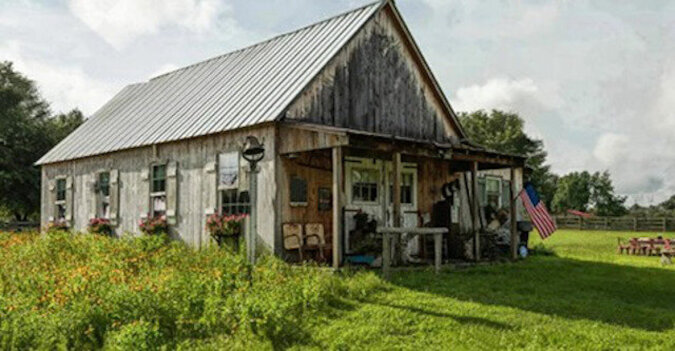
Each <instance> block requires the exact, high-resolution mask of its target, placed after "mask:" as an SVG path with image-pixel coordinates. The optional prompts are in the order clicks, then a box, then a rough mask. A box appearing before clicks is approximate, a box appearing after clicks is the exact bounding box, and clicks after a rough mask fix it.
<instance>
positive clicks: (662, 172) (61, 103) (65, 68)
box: [0, 0, 675, 204]
mask: <svg viewBox="0 0 675 351" xmlns="http://www.w3.org/2000/svg"><path fill="white" fill-rule="evenodd" d="M368 2H369V1H368V0H270V1H264V0H259V1H251V0H1V1H0V60H10V61H13V62H14V63H15V65H16V67H17V68H18V69H19V70H20V71H22V72H23V73H25V74H26V75H28V76H29V77H30V78H32V79H34V80H35V81H37V83H38V85H39V87H40V89H41V91H42V93H43V95H44V96H45V97H46V98H47V99H48V100H49V101H50V102H51V103H52V107H53V109H54V110H55V111H67V110H70V109H72V108H75V107H77V108H80V109H81V110H82V111H83V112H84V113H85V114H91V113H93V112H95V111H96V109H97V108H98V107H100V106H101V105H102V104H103V103H105V102H106V100H108V99H109V98H111V97H112V96H113V95H114V94H115V93H116V92H117V91H119V90H120V89H121V88H122V87H123V86H124V85H126V84H128V83H132V82H138V81H144V80H147V79H148V78H150V77H152V76H155V75H157V74H159V73H163V72H166V71H169V70H171V69H174V68H178V67H181V66H183V65H187V64H190V63H194V62H197V61H200V60H203V59H206V58H209V57H212V56H216V55H219V54H223V53H225V52H228V51H231V50H233V49H237V48H240V47H243V46H247V45H249V44H253V43H255V42H256V41H259V40H262V39H265V38H267V37H270V36H272V35H275V34H278V33H281V32H285V31H289V30H293V29H294V28H297V27H299V26H303V25H306V24H310V23H311V22H314V21H317V20H320V19H323V18H326V17H328V16H331V15H333V14H337V13H340V12H343V11H345V10H348V9H350V8H353V7H356V6H360V5H362V4H365V3H368ZM397 5H398V6H399V8H400V10H401V12H402V14H403V17H404V19H405V20H406V21H407V22H408V25H409V27H410V29H411V31H412V32H413V35H414V36H415V38H416V40H417V42H418V44H419V45H420V46H421V48H422V51H423V52H424V54H425V56H426V57H427V60H428V61H429V63H430V65H431V67H432V69H433V70H434V72H435V74H436V76H437V78H438V79H439V80H440V82H441V85H442V87H443V89H444V91H445V93H446V95H447V96H448V98H449V99H450V101H451V103H452V104H453V106H454V108H455V110H458V111H471V110H475V109H481V108H483V109H491V108H498V109H505V110H511V111H515V112H518V113H520V114H521V115H522V116H523V117H524V118H525V119H526V121H527V129H528V132H529V133H531V134H532V135H534V136H536V137H538V138H542V139H543V140H544V142H545V144H546V148H547V149H548V150H549V154H550V156H549V161H550V163H551V164H552V166H553V169H554V171H556V172H558V173H566V172H570V171H575V170H582V169H588V170H592V171H595V170H605V169H608V170H610V172H611V173H612V175H613V178H614V180H615V183H616V186H617V188H618V190H619V191H620V192H621V193H624V194H626V195H629V196H630V201H629V202H631V203H632V202H633V201H639V202H641V203H643V204H648V203H656V202H659V201H661V200H663V199H664V198H665V197H667V196H669V195H670V194H674V193H675V15H673V14H675V1H668V0H664V1H657V0H651V1H615V0H608V1H582V0H575V1H474V0H466V1H464V0H398V1H397Z"/></svg>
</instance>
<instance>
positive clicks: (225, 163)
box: [218, 152, 251, 215]
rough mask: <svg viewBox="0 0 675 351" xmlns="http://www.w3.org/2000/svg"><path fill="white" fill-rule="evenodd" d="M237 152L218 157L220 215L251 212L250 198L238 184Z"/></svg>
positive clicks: (238, 156) (238, 158) (240, 184)
mask: <svg viewBox="0 0 675 351" xmlns="http://www.w3.org/2000/svg"><path fill="white" fill-rule="evenodd" d="M239 161H240V154H239V152H225V153H221V154H219V155H218V203H219V206H218V211H219V213H220V214H226V215H237V214H248V213H250V211H251V203H250V197H249V193H248V191H247V190H244V189H243V185H244V184H242V183H241V182H240V179H241V177H240V171H241V169H240V166H239V164H240V162H239Z"/></svg>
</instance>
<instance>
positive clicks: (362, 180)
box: [351, 168, 380, 202]
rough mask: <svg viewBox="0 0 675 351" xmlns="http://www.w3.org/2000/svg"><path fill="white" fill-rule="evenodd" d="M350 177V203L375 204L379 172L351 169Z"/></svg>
mask: <svg viewBox="0 0 675 351" xmlns="http://www.w3.org/2000/svg"><path fill="white" fill-rule="evenodd" d="M351 177H352V201H354V202H377V198H378V193H377V182H378V180H379V179H380V172H379V171H377V170H376V169H367V168H353V169H352V172H351Z"/></svg>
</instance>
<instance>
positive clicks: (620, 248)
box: [616, 238, 631, 254]
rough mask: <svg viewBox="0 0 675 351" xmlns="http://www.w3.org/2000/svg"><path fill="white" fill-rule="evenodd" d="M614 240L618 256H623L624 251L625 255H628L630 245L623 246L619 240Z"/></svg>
mask: <svg viewBox="0 0 675 351" xmlns="http://www.w3.org/2000/svg"><path fill="white" fill-rule="evenodd" d="M616 239H617V242H618V246H617V247H616V252H617V253H618V254H623V253H624V251H625V252H626V254H628V253H630V248H631V246H630V244H628V245H624V244H622V243H621V238H616Z"/></svg>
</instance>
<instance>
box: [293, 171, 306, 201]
mask: <svg viewBox="0 0 675 351" xmlns="http://www.w3.org/2000/svg"><path fill="white" fill-rule="evenodd" d="M291 205H293V206H305V205H307V180H305V179H304V178H301V177H298V176H292V177H291Z"/></svg>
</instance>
